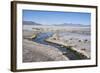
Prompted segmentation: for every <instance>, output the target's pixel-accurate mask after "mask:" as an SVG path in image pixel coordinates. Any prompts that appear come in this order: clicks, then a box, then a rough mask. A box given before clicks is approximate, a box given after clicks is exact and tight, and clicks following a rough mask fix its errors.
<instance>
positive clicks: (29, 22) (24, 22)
mask: <svg viewBox="0 0 100 73" xmlns="http://www.w3.org/2000/svg"><path fill="white" fill-rule="evenodd" d="M23 25H44V24H40V23H37V22H33V21H23ZM52 25H53V26H83V27H85V26H90V25H83V24H73V23H62V24H51V25H48V26H52Z"/></svg>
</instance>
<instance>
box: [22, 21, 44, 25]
mask: <svg viewBox="0 0 100 73" xmlns="http://www.w3.org/2000/svg"><path fill="white" fill-rule="evenodd" d="M23 25H42V24H39V23H36V22H33V21H23Z"/></svg>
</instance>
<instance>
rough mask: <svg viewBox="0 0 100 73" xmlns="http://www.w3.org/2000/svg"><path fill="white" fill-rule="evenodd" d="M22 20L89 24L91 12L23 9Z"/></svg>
mask: <svg viewBox="0 0 100 73" xmlns="http://www.w3.org/2000/svg"><path fill="white" fill-rule="evenodd" d="M23 20H24V21H33V22H37V23H41V24H45V25H52V24H63V23H73V24H83V25H90V24H91V23H90V22H91V14H90V13H82V12H81V13H79V12H58V11H36V10H23Z"/></svg>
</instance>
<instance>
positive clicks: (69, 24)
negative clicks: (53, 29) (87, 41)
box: [54, 23, 90, 26]
mask: <svg viewBox="0 0 100 73" xmlns="http://www.w3.org/2000/svg"><path fill="white" fill-rule="evenodd" d="M54 25H55V26H90V25H83V24H72V23H64V24H54Z"/></svg>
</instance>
